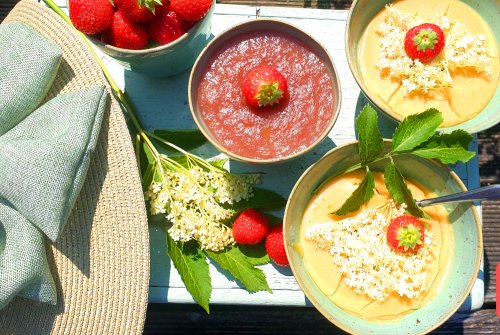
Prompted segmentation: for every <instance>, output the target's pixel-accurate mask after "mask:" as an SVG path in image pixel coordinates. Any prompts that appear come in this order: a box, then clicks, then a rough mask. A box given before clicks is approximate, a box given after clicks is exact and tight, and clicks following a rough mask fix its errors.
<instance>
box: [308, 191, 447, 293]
mask: <svg viewBox="0 0 500 335" xmlns="http://www.w3.org/2000/svg"><path fill="white" fill-rule="evenodd" d="M405 208H406V205H405V204H403V205H402V206H399V207H398V206H397V205H396V204H395V203H394V201H392V200H390V201H389V202H388V203H387V204H386V205H385V206H379V207H375V208H369V209H366V210H364V211H362V212H361V213H360V214H358V215H357V216H355V217H350V218H346V219H343V220H340V221H333V222H328V223H315V224H313V225H312V226H311V227H309V228H308V229H306V232H305V238H306V239H307V240H310V241H313V242H314V243H315V244H316V246H317V247H318V248H320V249H323V250H325V251H328V252H329V253H330V254H331V255H332V261H333V263H334V264H335V265H336V266H337V267H338V269H339V271H340V273H341V274H342V275H343V276H344V277H345V282H346V284H347V285H348V286H349V287H351V288H352V289H353V290H354V292H356V293H358V294H365V295H367V296H368V297H370V298H371V299H373V300H376V301H379V302H383V301H385V300H386V299H387V298H388V296H389V295H390V293H391V292H396V293H397V294H399V295H400V296H406V297H408V298H409V299H414V298H418V297H420V295H421V293H422V292H423V291H424V290H425V287H426V280H427V272H426V271H425V269H426V268H427V267H428V266H429V264H430V263H431V261H432V260H433V259H436V257H437V255H435V252H434V249H433V248H432V246H433V245H435V244H436V243H435V242H434V241H433V235H432V233H431V232H429V231H427V230H425V234H424V244H423V246H422V247H421V248H420V249H419V250H418V251H417V252H416V253H414V254H400V253H397V252H395V251H394V250H393V249H392V248H391V247H390V246H389V245H388V243H387V242H386V232H387V226H388V225H389V223H390V222H391V221H392V220H393V219H394V218H396V217H398V216H401V215H403V214H404V212H405Z"/></svg>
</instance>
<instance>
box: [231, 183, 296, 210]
mask: <svg viewBox="0 0 500 335" xmlns="http://www.w3.org/2000/svg"><path fill="white" fill-rule="evenodd" d="M253 194H254V195H253V197H251V198H250V199H248V200H241V201H240V202H237V203H235V204H233V205H231V206H230V208H231V209H233V210H234V211H236V212H239V211H242V210H244V209H246V208H255V209H281V208H283V207H284V206H285V204H286V199H285V198H283V197H282V196H281V195H280V194H278V193H276V192H274V191H271V190H267V189H263V188H258V187H255V188H254V189H253Z"/></svg>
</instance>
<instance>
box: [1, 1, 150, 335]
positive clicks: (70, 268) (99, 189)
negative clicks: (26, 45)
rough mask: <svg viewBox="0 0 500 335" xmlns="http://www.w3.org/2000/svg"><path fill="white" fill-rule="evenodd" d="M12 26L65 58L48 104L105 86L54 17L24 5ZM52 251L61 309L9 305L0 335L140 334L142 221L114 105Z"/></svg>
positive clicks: (145, 267) (144, 286)
mask: <svg viewBox="0 0 500 335" xmlns="http://www.w3.org/2000/svg"><path fill="white" fill-rule="evenodd" d="M9 21H19V22H23V23H26V24H28V25H31V26H32V27H34V28H35V29H36V30H37V31H39V32H40V33H41V34H42V35H45V36H47V37H48V38H50V39H51V40H52V41H54V42H55V43H56V44H57V45H58V46H59V47H60V48H61V50H62V52H63V61H62V64H61V67H60V69H59V72H58V75H57V78H56V80H55V82H54V84H53V86H52V88H51V90H50V92H49V95H48V97H47V100H48V99H51V98H53V97H54V96H56V95H58V94H59V93H63V92H66V91H72V90H76V89H80V88H83V87H88V86H95V85H98V84H101V85H103V84H106V85H107V82H106V79H105V78H104V76H103V75H102V73H101V70H100V68H99V66H98V65H97V63H96V62H95V61H94V60H93V58H92V55H91V53H90V51H89V50H88V49H87V47H86V45H85V43H84V42H83V41H82V40H81V39H80V37H79V36H78V35H77V34H76V33H75V32H74V31H73V30H72V29H70V28H69V26H68V25H67V23H65V22H64V21H63V20H62V19H60V18H59V17H58V16H57V15H56V14H55V13H53V12H52V10H50V9H48V8H46V7H45V6H44V5H40V4H38V3H35V2H34V1H30V0H23V1H21V2H19V3H18V4H17V5H16V7H15V8H14V9H13V10H12V11H11V13H10V14H9V16H7V18H6V19H5V22H9ZM108 89H109V87H108ZM110 92H111V91H110ZM110 94H111V93H110ZM49 249H50V250H49V252H48V258H49V263H51V266H52V269H51V271H52V274H53V276H54V279H55V281H56V285H57V288H58V304H57V305H56V306H52V305H48V304H42V303H37V302H34V301H31V300H25V299H22V298H16V299H14V300H13V301H12V302H11V303H10V304H9V305H8V306H7V307H5V308H4V309H3V310H0V334H30V335H31V334H48V333H54V334H136V333H142V329H143V326H144V319H145V315H146V307H147V296H148V286H149V238H148V227H147V217H146V210H145V206H144V199H143V195H142V188H141V184H140V178H139V174H138V169H137V165H136V162H135V157H134V152H133V147H132V142H131V140H130V135H129V132H128V129H127V125H126V123H125V119H124V117H123V114H122V111H121V109H120V107H119V105H118V103H117V102H116V100H114V99H113V100H112V103H111V106H110V109H109V113H107V115H106V117H105V119H104V122H103V126H102V130H101V134H100V137H99V141H98V144H97V147H96V150H95V152H94V154H93V157H92V159H91V163H90V167H89V171H88V174H87V177H86V180H85V184H84V186H83V188H82V190H81V193H80V196H79V199H78V200H77V202H76V204H75V207H74V208H73V212H72V214H71V217H70V219H69V221H68V223H67V224H66V226H65V228H64V231H63V232H62V235H61V237H60V239H59V241H58V242H57V243H55V244H54V245H52V246H51V247H49Z"/></svg>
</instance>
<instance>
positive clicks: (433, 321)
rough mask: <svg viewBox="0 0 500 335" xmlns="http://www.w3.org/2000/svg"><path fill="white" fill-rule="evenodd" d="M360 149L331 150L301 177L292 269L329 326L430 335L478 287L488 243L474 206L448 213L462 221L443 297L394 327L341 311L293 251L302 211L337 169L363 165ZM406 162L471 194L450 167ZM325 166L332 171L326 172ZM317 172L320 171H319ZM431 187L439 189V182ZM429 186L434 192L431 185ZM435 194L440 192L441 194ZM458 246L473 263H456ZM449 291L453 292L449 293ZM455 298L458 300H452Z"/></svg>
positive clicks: (290, 232)
mask: <svg viewBox="0 0 500 335" xmlns="http://www.w3.org/2000/svg"><path fill="white" fill-rule="evenodd" d="M357 144H358V142H357V141H353V142H350V143H347V144H344V145H342V146H339V147H336V148H334V149H332V150H330V151H329V152H328V153H326V154H325V155H324V156H323V157H322V158H320V159H319V160H318V161H317V162H316V163H314V164H313V165H311V166H310V167H309V168H308V169H307V170H306V171H305V172H304V173H303V174H302V176H301V177H300V178H299V179H298V181H297V182H296V184H295V186H294V187H293V189H292V191H291V193H290V196H289V198H288V202H287V205H286V208H285V214H284V219H283V225H284V226H283V232H284V241H285V249H286V253H287V256H288V259H289V261H290V267H291V269H292V272H293V274H294V277H295V279H296V281H297V283H298V284H299V286H300V287H301V289H302V290H303V291H304V294H305V295H306V297H307V298H308V299H309V300H310V301H311V303H312V304H313V305H314V306H315V307H316V308H317V309H318V311H319V312H320V313H321V314H323V316H325V317H326V318H327V319H328V320H329V321H330V322H332V323H333V324H335V325H336V326H337V327H339V328H341V329H343V330H345V331H347V332H350V333H352V334H367V333H369V334H373V335H382V334H384V335H385V334H391V333H394V334H400V333H404V334H407V335H409V334H411V335H420V334H426V333H428V332H430V331H432V330H434V329H436V328H437V327H439V326H440V325H442V324H443V323H444V322H446V320H447V319H449V318H450V317H451V316H452V315H453V314H454V313H455V312H456V311H457V310H458V308H459V307H460V306H461V305H462V304H463V302H464V301H465V299H466V298H467V296H468V295H469V293H470V291H471V290H472V287H473V285H474V282H475V280H476V278H477V275H478V272H479V269H480V264H481V260H482V255H483V240H482V230H481V226H480V219H479V216H478V213H477V211H476V209H475V207H474V206H472V205H469V206H465V205H447V206H446V207H447V209H450V208H454V209H453V212H452V213H455V212H457V213H458V214H457V215H458V216H459V217H458V218H457V219H456V220H454V221H453V223H454V224H455V225H456V226H457V228H455V227H454V229H453V231H454V246H455V247H454V261H453V264H452V267H451V269H450V273H449V274H448V276H447V278H446V279H445V282H444V284H443V287H441V288H440V291H439V292H438V293H437V295H436V296H435V297H434V298H432V299H431V300H430V301H429V303H428V304H426V305H425V306H423V307H422V308H420V309H418V310H416V311H413V312H411V313H409V314H406V315H405V316H403V317H402V318H401V319H400V320H398V321H395V322H388V323H378V322H371V321H367V320H363V319H361V318H359V317H356V316H354V315H352V314H349V313H347V312H345V311H343V310H342V309H340V308H339V307H337V306H336V305H335V304H334V303H333V302H332V301H331V300H329V299H328V298H327V297H326V296H325V295H324V294H323V293H322V292H321V291H320V290H319V288H318V287H317V285H316V284H315V283H314V280H313V279H312V278H311V277H310V275H309V274H308V271H307V269H306V268H305V266H304V264H303V262H302V260H301V257H300V255H299V253H298V252H297V251H296V250H295V248H294V245H295V244H296V243H297V242H298V241H299V238H300V233H299V231H300V222H301V220H302V215H303V210H304V208H305V206H306V205H307V203H308V202H309V200H310V198H311V196H312V193H313V192H314V190H315V189H317V188H318V187H319V186H320V185H321V184H322V183H323V182H324V181H325V180H326V179H328V178H329V177H330V176H331V175H332V174H334V173H335V172H338V171H336V170H335V169H337V170H339V169H341V167H340V166H341V165H342V164H344V165H345V164H348V163H349V164H350V163H352V162H356V161H358V162H359V158H358V155H357V154H354V153H355V152H354V149H355V148H356V146H357ZM389 144H390V141H389V140H385V145H386V146H388V145H389ZM339 152H340V153H342V152H343V153H344V155H339V156H338V157H336V158H335V160H334V161H331V160H332V155H334V154H336V153H337V154H338V153H339ZM354 156H355V157H354ZM406 160H407V163H408V161H409V162H411V163H412V167H413V166H415V165H413V164H419V165H421V166H425V167H426V169H427V170H426V171H422V170H421V169H415V170H418V171H419V172H418V174H419V175H421V178H424V179H426V177H429V178H430V176H429V175H425V176H424V174H423V173H424V172H425V173H431V174H433V175H434V176H435V177H436V178H438V179H439V180H440V181H441V183H442V184H443V186H446V188H449V187H450V186H452V187H453V188H454V189H455V190H453V191H454V192H455V191H456V192H458V191H461V190H466V188H465V186H464V184H463V183H462V181H461V180H460V178H459V177H458V176H457V175H456V174H455V173H454V172H453V171H452V170H451V169H450V168H449V167H448V166H445V165H443V164H441V163H439V162H437V161H434V160H428V159H423V158H418V157H411V158H406ZM325 166H327V168H326V167H325ZM318 169H321V170H319V171H318ZM415 173H416V172H415ZM440 176H447V178H446V179H443V178H442V177H440ZM412 177H413V176H410V178H412ZM413 179H415V180H416V181H417V182H419V183H422V184H425V182H424V181H423V180H424V179H422V180H419V179H418V177H415V178H413ZM450 182H451V184H450ZM427 183H430V181H428V182H427ZM432 184H433V185H434V184H435V181H434V180H433V182H432ZM425 186H427V187H429V186H428V185H425ZM303 189H305V190H303ZM302 191H303V192H306V193H309V194H307V196H304V198H302V200H300V201H299V200H297V198H298V197H300V194H303V193H302ZM434 191H436V192H438V191H437V190H434ZM438 195H444V193H442V194H441V193H438ZM298 203H299V204H298ZM302 205H303V207H302ZM461 206H462V207H461ZM464 208H465V209H464ZM292 212H298V213H299V215H296V216H295V217H293V215H294V214H293V213H292ZM450 215H454V214H450ZM298 216H300V218H297V217H298ZM462 216H463V217H462ZM469 219H471V220H473V221H474V226H471V222H469ZM459 222H460V223H461V225H459V224H458V223H459ZM463 230H465V232H462V231H463ZM468 232H469V233H470V235H465V236H463V234H467V233H468ZM460 233H461V234H462V239H461V240H459V239H458V237H457V234H460ZM468 236H470V237H468ZM464 237H465V238H464ZM476 237H477V238H476ZM457 241H460V242H461V244H460V246H462V247H464V248H465V247H467V246H472V247H473V250H475V251H476V252H477V256H475V253H470V252H469V254H470V255H471V256H469V258H468V259H465V258H464V257H457V253H458V254H459V255H460V253H461V251H460V250H463V249H462V248H460V246H458V245H457ZM457 246H458V247H457ZM466 250H469V249H466ZM473 254H474V255H473ZM457 259H460V263H458V262H456V260H457ZM467 262H469V263H470V264H467ZM464 264H465V265H471V264H472V265H473V266H472V267H468V268H467V267H466V268H464V267H462V266H461V265H464ZM464 269H469V270H468V272H466V271H465V270H464ZM471 270H472V271H471ZM457 281H458V282H459V283H458V284H457V285H459V290H453V289H454V285H455V284H454V283H455V282H457ZM450 290H453V291H451V292H450ZM452 293H455V294H454V295H453V294H452ZM450 304H451V305H450ZM416 328H418V329H416Z"/></svg>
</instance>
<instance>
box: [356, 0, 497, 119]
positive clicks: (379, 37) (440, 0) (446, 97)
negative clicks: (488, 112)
mask: <svg viewBox="0 0 500 335" xmlns="http://www.w3.org/2000/svg"><path fill="white" fill-rule="evenodd" d="M421 23H434V24H437V25H438V26H440V27H441V29H442V30H443V32H444V34H445V37H446V41H445V46H444V49H443V50H442V51H441V53H440V54H439V56H438V57H437V58H435V59H434V60H432V62H430V63H426V64H422V63H420V62H418V61H417V62H415V61H413V60H412V59H411V58H409V57H408V56H407V55H406V53H405V50H404V37H405V34H406V31H408V30H409V29H410V28H412V27H414V26H417V25H419V24H421ZM359 45H360V46H359V48H360V50H359V55H360V56H359V64H360V69H361V71H360V72H361V74H362V81H363V82H364V84H365V85H366V87H367V89H368V91H369V92H370V93H371V97H372V98H373V99H374V100H375V102H376V103H377V104H378V105H381V106H385V109H388V110H389V111H390V112H391V113H392V114H393V115H394V116H395V117H396V118H401V119H402V118H404V117H405V116H408V115H410V114H415V113H420V112H422V111H424V110H426V109H428V108H437V109H438V110H439V111H441V112H442V113H443V117H444V122H443V124H442V125H441V127H450V126H454V125H457V124H460V123H463V122H465V121H467V120H469V119H471V118H473V117H474V116H475V115H477V114H478V113H479V112H481V110H483V109H484V107H485V106H486V105H487V104H488V103H489V101H490V100H491V98H492V97H493V96H494V94H495V91H496V88H497V86H498V81H499V73H500V60H499V49H498V44H497V41H496V40H495V36H494V35H493V33H492V31H491V29H490V28H489V27H488V24H487V23H486V22H485V21H484V20H483V19H482V18H481V17H480V15H479V14H478V13H477V12H475V11H474V10H473V9H472V8H471V7H469V6H468V5H467V4H465V3H463V2H461V1H459V0H419V1H414V0H399V1H394V2H392V3H391V4H390V5H389V6H386V7H385V8H384V9H383V10H382V11H380V12H379V13H378V14H377V15H376V16H375V17H374V18H373V19H372V21H371V22H370V23H369V25H368V26H367V28H366V30H365V31H364V33H363V36H362V39H361V43H360V44H359Z"/></svg>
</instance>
